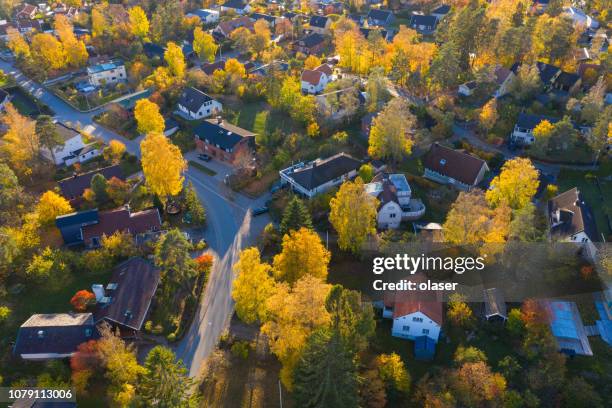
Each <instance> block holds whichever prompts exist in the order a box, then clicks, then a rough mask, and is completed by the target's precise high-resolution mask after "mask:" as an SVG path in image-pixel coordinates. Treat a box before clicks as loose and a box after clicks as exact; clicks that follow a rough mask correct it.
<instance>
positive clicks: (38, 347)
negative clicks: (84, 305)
mask: <svg viewBox="0 0 612 408" xmlns="http://www.w3.org/2000/svg"><path fill="white" fill-rule="evenodd" d="M97 336H98V335H97V332H96V330H95V326H94V320H93V317H92V314H91V313H55V314H34V315H32V316H30V318H29V319H28V320H26V321H25V322H24V323H23V324H22V325H21V327H20V328H19V332H18V334H17V340H16V342H15V348H14V353H15V354H17V355H20V354H71V353H73V352H75V351H76V349H77V346H78V345H79V344H81V343H85V342H86V341H88V340H92V339H95V338H97Z"/></svg>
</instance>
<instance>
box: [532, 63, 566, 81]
mask: <svg viewBox="0 0 612 408" xmlns="http://www.w3.org/2000/svg"><path fill="white" fill-rule="evenodd" d="M536 67H537V68H538V72H539V73H540V79H541V80H542V82H544V83H545V84H546V83H548V82H550V81H551V80H552V79H553V78H554V77H555V75H557V74H558V73H559V71H561V69H559V68H558V67H555V66H554V65H550V64H547V63H545V62H541V61H538V62H537V63H536Z"/></svg>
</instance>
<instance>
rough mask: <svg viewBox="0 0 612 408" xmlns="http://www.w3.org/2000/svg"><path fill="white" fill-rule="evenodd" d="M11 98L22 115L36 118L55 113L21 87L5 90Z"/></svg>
mask: <svg viewBox="0 0 612 408" xmlns="http://www.w3.org/2000/svg"><path fill="white" fill-rule="evenodd" d="M5 91H6V92H8V93H9V95H10V96H11V103H12V104H13V106H14V107H15V109H17V111H19V113H21V114H22V115H25V116H29V117H31V118H36V117H37V116H39V115H43V114H44V115H53V111H51V109H49V107H47V106H46V105H44V104H41V103H40V102H38V101H37V100H36V99H34V97H32V95H30V94H29V93H28V92H26V91H25V90H24V89H22V88H21V87H19V86H13V87H8V88H5Z"/></svg>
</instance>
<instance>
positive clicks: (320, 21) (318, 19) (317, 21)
mask: <svg viewBox="0 0 612 408" xmlns="http://www.w3.org/2000/svg"><path fill="white" fill-rule="evenodd" d="M325 24H327V17H325V16H312V17H310V26H311V27H319V28H325Z"/></svg>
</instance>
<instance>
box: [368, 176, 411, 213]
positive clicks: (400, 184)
mask: <svg viewBox="0 0 612 408" xmlns="http://www.w3.org/2000/svg"><path fill="white" fill-rule="evenodd" d="M365 189H366V192H367V193H368V194H370V195H372V196H374V197H376V198H377V199H378V201H379V206H378V208H379V209H380V208H382V207H383V206H384V205H385V204H387V203H388V202H391V201H393V202H395V203H397V204H399V200H398V197H397V194H398V193H406V192H407V193H408V194H410V193H411V189H410V184H408V180H406V176H405V175H403V174H387V173H378V174H377V175H376V176H375V177H374V178H373V179H372V181H371V182H369V183H368V184H366V185H365Z"/></svg>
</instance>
